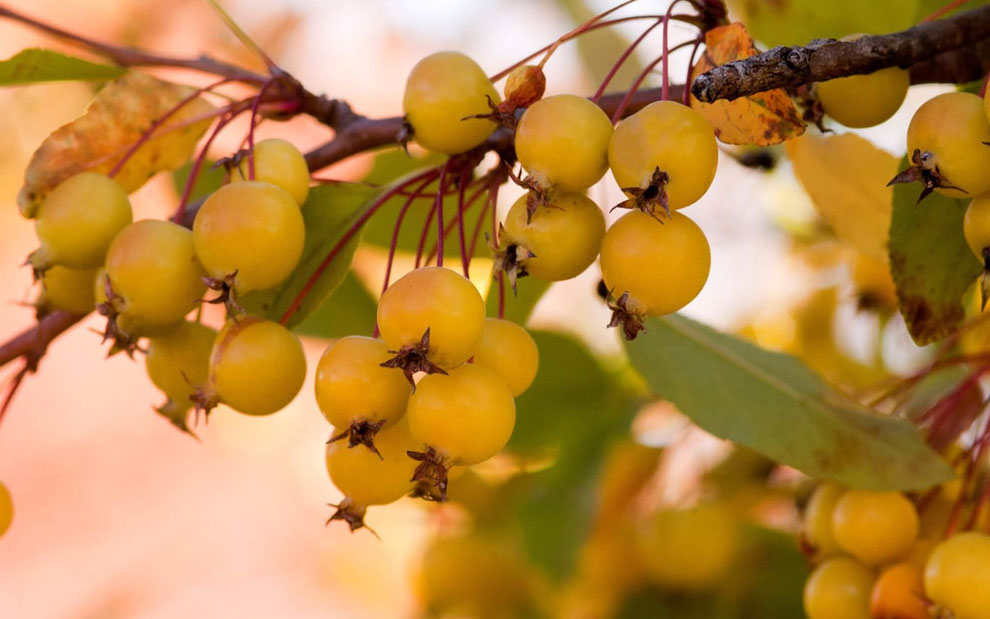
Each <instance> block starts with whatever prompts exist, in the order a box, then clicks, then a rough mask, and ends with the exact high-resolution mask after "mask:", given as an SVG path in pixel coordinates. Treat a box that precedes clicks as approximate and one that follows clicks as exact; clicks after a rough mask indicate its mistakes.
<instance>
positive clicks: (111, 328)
mask: <svg viewBox="0 0 990 619" xmlns="http://www.w3.org/2000/svg"><path fill="white" fill-rule="evenodd" d="M103 292H104V294H106V297H107V300H106V301H104V302H103V303H97V304H96V313H97V314H99V315H100V316H104V317H105V318H106V319H107V326H106V327H104V329H103V333H101V334H100V335H102V336H103V342H106V341H107V340H113V344H112V345H111V346H110V352H108V353H107V356H108V357H110V356H113V355H115V354H117V353H119V352H121V351H123V352H125V353H127V356H128V357H130V358H131V359H133V358H134V351H136V350H140V348H138V338H136V337H134V336H132V335H130V334H129V333H127V332H126V331H124V330H123V329H121V328H120V324H119V323H118V320H117V319H118V318H119V317H120V310H119V309H118V308H119V306H121V305H123V303H124V298H123V297H121V296H120V295H118V294H117V293H116V292H114V290H113V286H112V285H111V284H110V276H109V275H105V276H104V283H103ZM142 352H147V351H142Z"/></svg>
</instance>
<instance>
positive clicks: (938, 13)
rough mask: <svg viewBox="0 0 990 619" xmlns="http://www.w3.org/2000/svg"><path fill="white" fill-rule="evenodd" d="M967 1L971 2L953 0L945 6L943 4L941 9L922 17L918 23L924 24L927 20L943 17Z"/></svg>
mask: <svg viewBox="0 0 990 619" xmlns="http://www.w3.org/2000/svg"><path fill="white" fill-rule="evenodd" d="M967 2H969V0H952V2H950V3H948V4H946V5H945V6H943V7H942V8H940V9H938V10H936V11H935V12H933V13H932V14H931V15H929V16H928V17H926V18H924V19H922V20H921V21H919V22H918V23H919V24H923V23H925V22H930V21H935V20H936V19H938V18H939V17H942V16H943V15H945V14H946V13H948V12H949V11H951V10H953V9H958V8H959V7H961V6H962V5H964V4H966V3H967Z"/></svg>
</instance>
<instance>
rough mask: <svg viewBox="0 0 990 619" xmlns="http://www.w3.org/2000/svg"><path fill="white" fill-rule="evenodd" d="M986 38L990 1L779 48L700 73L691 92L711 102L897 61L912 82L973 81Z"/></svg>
mask: <svg viewBox="0 0 990 619" xmlns="http://www.w3.org/2000/svg"><path fill="white" fill-rule="evenodd" d="M988 40H990V6H986V7H981V8H978V9H974V10H972V11H968V12H966V13H960V14H958V15H955V16H953V17H950V18H948V19H944V20H939V21H933V22H927V23H923V24H920V25H918V26H915V27H913V28H909V29H907V30H904V31H902V32H895V33H893V34H886V35H877V36H865V37H862V38H860V39H857V40H855V41H847V42H843V41H836V40H834V39H816V40H814V41H812V42H811V43H810V44H808V45H806V46H804V47H784V46H781V47H775V48H773V49H771V50H769V51H766V52H764V53H762V54H757V55H756V56H752V57H750V58H746V59H745V60H736V61H734V62H730V63H727V64H724V65H722V66H720V67H716V68H714V69H712V70H711V71H708V72H707V73H703V74H701V75H699V76H698V77H697V78H696V79H695V80H694V82H693V83H692V84H691V93H692V94H693V95H694V96H695V97H697V98H698V99H699V100H701V101H704V102H706V103H711V102H713V101H717V100H719V99H729V100H732V99H737V98H739V97H745V96H748V95H752V94H755V93H758V92H763V91H766V90H773V89H775V88H790V87H796V86H801V85H803V84H810V83H812V82H822V81H825V80H830V79H834V78H837V77H844V76H847V75H859V74H864V73H872V72H874V71H877V70H879V69H883V68H886V67H893V66H899V67H903V68H909V67H910V68H912V73H911V78H912V83H922V82H953V83H958V82H960V81H971V80H975V79H979V78H980V77H981V76H982V75H984V74H985V73H986V72H987V65H988V64H990V54H987V51H988V49H990V45H988ZM919 63H921V64H919ZM960 77H961V78H963V79H959V78H960Z"/></svg>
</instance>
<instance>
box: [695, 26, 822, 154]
mask: <svg viewBox="0 0 990 619" xmlns="http://www.w3.org/2000/svg"><path fill="white" fill-rule="evenodd" d="M756 53H757V52H756V48H755V47H753V39H751V38H750V36H749V33H747V32H746V27H745V26H743V25H742V24H740V23H738V22H737V23H733V24H729V25H728V26H719V27H717V28H712V29H711V30H709V31H708V32H706V33H705V52H704V54H702V56H701V59H700V60H698V63H697V64H696V65H694V69H692V70H691V80H692V81H694V78H696V77H697V76H699V75H701V74H702V73H704V72H706V71H709V70H711V69H714V68H715V67H717V66H719V65H723V64H725V63H727V62H731V61H733V60H742V59H743V58H749V57H750V56H753V55H755V54H756ZM691 107H693V108H694V109H696V110H698V111H699V112H701V114H702V115H704V117H705V118H707V119H708V122H709V123H711V125H712V127H714V128H715V137H717V138H718V139H719V140H721V141H722V142H724V143H726V144H755V145H757V146H770V145H771V144H780V143H781V142H783V141H785V140H789V139H791V138H795V137H797V136H799V135H801V134H802V133H804V127H805V124H804V121H803V120H801V117H800V116H799V115H798V111H797V108H795V107H794V102H793V101H791V98H790V97H789V96H787V93H786V92H784V91H783V90H780V89H777V90H769V91H767V92H760V93H757V94H755V95H751V96H749V97H742V98H739V99H736V100H735V101H725V100H721V101H716V102H714V103H702V102H701V101H698V100H697V99H695V98H694V96H692V97H691Z"/></svg>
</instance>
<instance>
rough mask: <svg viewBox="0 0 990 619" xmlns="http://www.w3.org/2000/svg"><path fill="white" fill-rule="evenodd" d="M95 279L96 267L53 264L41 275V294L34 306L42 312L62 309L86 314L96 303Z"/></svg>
mask: <svg viewBox="0 0 990 619" xmlns="http://www.w3.org/2000/svg"><path fill="white" fill-rule="evenodd" d="M95 281H96V269H70V268H68V267H61V266H53V267H52V268H50V269H48V270H47V271H45V272H44V274H43V275H42V276H41V286H42V288H41V294H39V295H38V299H37V300H36V301H35V306H36V307H37V308H38V309H39V311H41V312H43V313H45V312H51V311H55V310H62V311H66V312H72V313H74V314H88V313H89V312H91V311H93V307H94V306H95V305H96V296H95V294H94V290H93V286H94V282H95Z"/></svg>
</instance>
